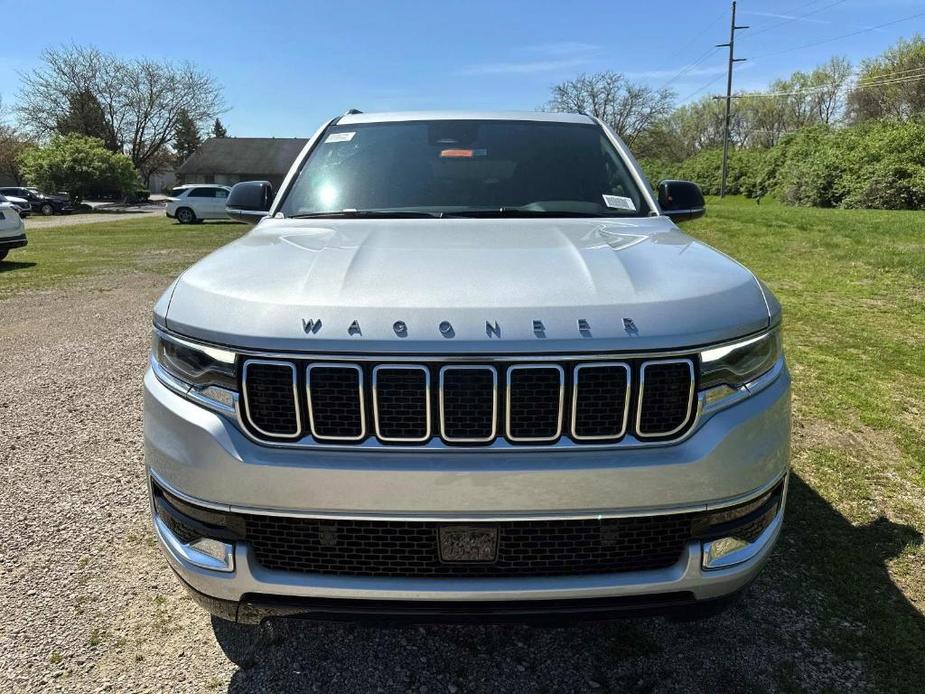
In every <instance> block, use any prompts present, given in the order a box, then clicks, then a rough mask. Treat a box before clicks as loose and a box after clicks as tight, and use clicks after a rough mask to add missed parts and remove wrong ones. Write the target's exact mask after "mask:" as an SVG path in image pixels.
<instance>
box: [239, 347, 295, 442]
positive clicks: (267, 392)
mask: <svg viewBox="0 0 925 694" xmlns="http://www.w3.org/2000/svg"><path fill="white" fill-rule="evenodd" d="M272 371H276V372H277V374H276V375H275V376H274V375H271V373H269V372H272ZM283 371H288V372H290V374H289V379H288V380H289V383H288V384H286V383H284V382H283V381H285V380H286V379H285V378H282V379H281V372H283ZM248 376H251V379H250V382H248ZM241 379H242V384H243V386H244V387H243V391H244V409H245V411H246V414H247V420H248V422H249V423H250V425H251V426H252V427H253V428H254V429H255V430H256V431H258V432H259V433H261V434H263V435H264V436H268V437H271V438H282V439H297V438H299V436H300V435H301V433H302V416H301V412H300V408H299V392H298V390H299V388H298V381H297V376H296V367H295V364H293V363H292V362H288V361H276V360H270V359H248V360H247V361H245V362H244V366H243V368H242V370H241ZM290 398H291V403H292V404H291V405H288V402H289V400H290ZM289 407H291V410H289V411H287V408H289Z"/></svg>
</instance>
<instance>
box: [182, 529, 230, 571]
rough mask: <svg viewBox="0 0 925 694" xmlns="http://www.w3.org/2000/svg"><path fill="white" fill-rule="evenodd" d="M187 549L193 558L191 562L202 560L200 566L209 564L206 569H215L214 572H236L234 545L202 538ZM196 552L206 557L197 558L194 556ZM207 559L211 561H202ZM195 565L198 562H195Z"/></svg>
mask: <svg viewBox="0 0 925 694" xmlns="http://www.w3.org/2000/svg"><path fill="white" fill-rule="evenodd" d="M187 547H188V548H189V550H188V551H189V554H190V555H191V557H192V558H191V559H190V561H193V560H194V559H200V562H199V563H200V565H203V564H208V566H206V567H205V568H207V569H213V570H214V571H234V545H233V544H229V543H228V542H222V541H221V540H213V539H212V538H210V537H200V538H199V539H198V540H193V541H192V542H190V543H189V544H188V545H187ZM194 552H195V553H196V554H201V555H204V556H203V557H196V556H195V554H193V553H194ZM206 558H208V559H210V560H211V561H202V560H204V559H206ZM194 563H197V562H195V561H194Z"/></svg>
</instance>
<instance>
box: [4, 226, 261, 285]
mask: <svg viewBox="0 0 925 694" xmlns="http://www.w3.org/2000/svg"><path fill="white" fill-rule="evenodd" d="M30 219H31V218H30ZM248 228H249V227H247V226H245V225H243V224H235V223H233V222H205V223H203V224H197V225H192V226H182V225H180V224H177V223H176V222H174V221H173V220H172V219H167V218H166V217H163V216H160V215H154V216H151V217H147V216H146V217H144V218H140V219H130V220H126V221H118V222H108V223H107V222H98V223H93V224H81V225H74V226H59V227H48V228H43V229H30V228H29V220H27V221H26V235H27V238H28V239H29V245H28V246H26V247H25V248H21V249H14V250H12V251H10V254H9V255H8V256H7V258H6V260H5V261H3V262H0V298H3V297H5V296H10V295H12V294H17V293H20V292H23V291H27V290H35V289H46V288H51V287H58V286H62V285H66V284H67V283H69V282H73V281H75V280H81V279H84V278H94V277H97V276H99V275H106V274H113V273H127V272H152V273H156V274H162V275H165V276H173V275H176V274H178V273H179V272H180V271H181V270H183V269H184V268H185V267H187V266H189V265H190V264H191V263H192V262H194V261H195V260H196V259H198V258H199V257H201V256H203V255H205V254H206V253H208V252H209V251H211V250H213V249H215V248H217V247H218V246H221V245H223V244H225V243H228V242H229V241H232V240H233V239H236V238H238V237H239V236H240V235H241V234H243V233H244V232H245V231H247V229H248Z"/></svg>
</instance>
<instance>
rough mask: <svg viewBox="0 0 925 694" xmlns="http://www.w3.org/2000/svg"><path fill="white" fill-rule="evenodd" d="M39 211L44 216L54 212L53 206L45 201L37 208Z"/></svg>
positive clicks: (49, 215)
mask: <svg viewBox="0 0 925 694" xmlns="http://www.w3.org/2000/svg"><path fill="white" fill-rule="evenodd" d="M39 212H41V213H42V214H43V215H45V216H46V217H51V216H52V215H53V214H54V213H55V208H54V207H52V205H51V203H49V202H45V203H42V206H41V207H40V208H39Z"/></svg>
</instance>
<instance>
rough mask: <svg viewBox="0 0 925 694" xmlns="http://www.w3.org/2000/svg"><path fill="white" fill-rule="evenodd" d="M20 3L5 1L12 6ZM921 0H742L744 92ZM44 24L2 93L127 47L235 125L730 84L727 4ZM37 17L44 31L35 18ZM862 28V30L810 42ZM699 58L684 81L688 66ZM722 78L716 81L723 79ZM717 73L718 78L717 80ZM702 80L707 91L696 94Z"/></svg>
mask: <svg viewBox="0 0 925 694" xmlns="http://www.w3.org/2000/svg"><path fill="white" fill-rule="evenodd" d="M8 1H9V0H5V1H4V2H0V6H2V5H5V4H6V3H7V2H8ZM922 12H925V2H923V0H881V1H879V2H878V1H872V0H840V1H839V0H779V1H777V0H741V2H739V22H740V23H742V24H750V25H751V26H752V29H751V30H749V31H743V32H739V33H738V36H737V53H738V54H739V55H740V56H742V57H746V58H749V60H748V62H745V63H742V64H740V66H739V67H737V71H736V82H735V86H736V87H737V88H743V89H761V88H763V87H764V86H765V85H766V84H767V83H768V81H770V80H771V79H774V78H776V77H782V76H786V75H788V74H789V73H790V72H792V71H793V70H797V69H806V68H812V67H813V66H814V65H816V64H818V63H820V62H822V61H824V60H826V59H828V58H829V57H831V56H832V55H843V56H846V57H847V58H849V59H851V60H852V61H853V62H855V63H856V62H857V61H858V60H859V59H861V58H863V57H867V56H871V55H875V54H877V53H879V52H881V51H882V50H883V49H885V48H886V47H888V46H889V45H891V44H892V43H894V42H895V41H896V39H897V38H899V37H900V36H906V37H908V36H911V35H912V34H914V33H915V32H920V33H923V34H925V16H919V17H916V18H914V19H908V20H905V21H900V22H897V23H895V24H892V25H890V26H886V27H883V28H881V29H875V30H868V29H869V28H870V27H873V26H877V25H881V24H884V23H886V22H890V21H893V20H898V19H902V18H905V17H910V16H911V15H915V14H920V13H922ZM28 15H29V17H30V18H31V19H30V20H29V21H33V20H36V21H37V20H38V19H39V18H41V17H54V20H53V21H48V22H41V23H40V25H41V30H28V31H6V32H4V39H3V41H2V43H0V70H2V72H3V73H4V77H3V78H2V79H0V97H2V99H3V101H4V103H6V104H7V105H12V104H14V103H15V101H16V92H17V91H18V76H17V73H19V72H23V71H28V70H29V69H31V68H33V67H34V66H35V65H36V64H37V62H38V61H37V58H38V55H39V53H40V52H41V50H42V49H43V48H45V47H46V46H55V45H60V44H62V43H67V42H70V41H75V42H78V43H89V44H94V45H96V46H97V47H99V48H101V49H103V50H107V51H111V52H114V53H116V54H119V55H122V56H135V55H138V56H140V55H146V56H151V57H160V58H169V59H174V60H185V59H188V60H191V61H193V62H196V63H198V64H199V65H200V66H202V67H203V68H205V69H207V70H209V71H211V72H212V73H213V74H214V75H215V76H216V77H217V78H218V80H219V82H220V83H221V84H222V86H223V87H224V93H225V98H226V101H227V102H228V105H229V107H230V110H229V111H228V112H227V113H226V114H224V115H223V116H222V119H223V121H224V122H225V123H226V125H227V126H228V129H229V133H230V134H231V135H241V136H247V135H250V136H277V137H285V136H306V135H309V134H311V133H312V132H313V131H314V130H315V128H316V127H317V126H318V125H319V124H320V123H321V122H322V121H323V120H325V119H326V118H328V117H330V116H332V115H336V114H338V113H342V112H343V111H344V110H346V109H347V108H350V107H355V108H359V109H361V110H364V111H381V110H408V109H425V108H464V109H471V108H478V109H527V110H532V109H535V108H536V107H538V106H540V105H541V104H543V103H544V102H545V101H546V100H547V98H548V94H549V87H550V86H551V85H552V84H555V83H557V82H559V81H562V80H565V79H569V78H571V77H573V76H575V75H576V74H578V73H579V72H582V71H585V72H593V71H598V70H605V69H612V70H616V71H620V72H623V73H625V74H626V75H627V76H628V77H630V78H632V79H634V80H637V81H642V82H646V83H647V84H650V85H652V86H654V87H660V86H663V85H667V86H669V87H670V88H672V89H674V90H675V91H676V92H677V95H678V97H679V99H680V100H684V99H685V98H687V97H689V96H690V95H692V94H693V95H694V96H695V97H696V96H700V95H703V94H716V93H720V92H721V91H722V90H723V87H724V80H723V79H722V75H723V74H724V72H725V54H724V53H723V52H722V50H720V49H717V50H716V51H715V52H714V53H713V54H708V52H709V50H710V49H711V47H712V46H713V45H714V44H716V43H721V42H724V41H726V40H727V39H728V32H729V28H728V26H729V3H728V2H727V1H726V0H697V1H696V2H694V1H692V0H686V1H685V0H660V1H659V2H640V1H636V2H620V1H618V0H610V1H609V2H587V1H584V0H582V1H581V2H563V1H562V0H559V1H558V2H546V1H545V0H532V1H530V2H513V1H506V0H505V1H502V0H493V1H488V2H485V1H483V0H466V1H465V2H441V1H439V0H429V1H427V2H420V1H416V0H415V1H410V0H409V1H399V0H394V1H391V2H381V1H380V2H365V1H363V0H351V1H350V2H330V1H328V2H323V3H322V2H317V3H316V2H295V1H289V0H285V1H274V0H263V2H259V1H258V2H254V1H253V0H251V1H249V2H246V1H243V0H241V1H239V0H223V1H222V2H210V1H207V0H199V1H193V2H181V3H176V2H166V3H165V2H151V1H150V0H148V1H147V2H143V3H134V2H128V1H126V0H122V1H119V2H116V1H108V0H95V1H94V2H92V3H78V2H42V1H41V0H33V2H30V3H29V11H28ZM34 26H38V25H35V24H34ZM851 32H861V33H857V34H856V35H854V36H850V37H846V38H842V39H838V40H833V41H829V42H826V43H822V44H821V45H818V46H813V47H807V48H800V47H801V46H805V45H806V44H810V43H815V42H821V41H825V40H827V39H829V38H834V37H839V36H842V35H845V34H849V33H851ZM697 60H700V61H701V62H699V63H698V64H697V65H696V66H695V67H693V68H690V69H689V70H687V71H686V72H685V73H683V74H681V75H680V76H677V75H678V73H679V72H680V71H682V69H683V68H685V66H689V65H690V64H691V63H693V62H695V61H697ZM713 80H715V81H713ZM711 81H712V84H711ZM698 90H699V91H698Z"/></svg>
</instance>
